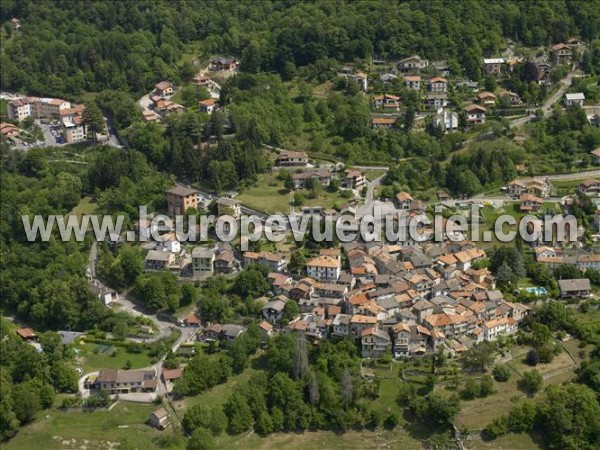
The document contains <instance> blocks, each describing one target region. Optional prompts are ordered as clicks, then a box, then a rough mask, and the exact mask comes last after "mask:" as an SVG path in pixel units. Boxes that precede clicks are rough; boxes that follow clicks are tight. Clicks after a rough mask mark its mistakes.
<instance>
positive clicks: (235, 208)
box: [217, 197, 242, 218]
mask: <svg viewBox="0 0 600 450" xmlns="http://www.w3.org/2000/svg"><path fill="white" fill-rule="evenodd" d="M217 212H218V214H219V216H223V215H225V214H228V215H230V216H233V217H236V218H237V217H239V216H240V215H241V214H242V204H241V203H240V202H239V201H238V200H234V199H232V198H229V197H221V198H219V199H218V200H217Z"/></svg>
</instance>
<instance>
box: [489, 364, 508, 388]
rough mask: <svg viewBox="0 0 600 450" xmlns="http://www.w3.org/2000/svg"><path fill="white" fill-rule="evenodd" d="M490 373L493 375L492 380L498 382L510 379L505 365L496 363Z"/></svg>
mask: <svg viewBox="0 0 600 450" xmlns="http://www.w3.org/2000/svg"><path fill="white" fill-rule="evenodd" d="M492 375H493V376H494V380H496V381H498V382H499V383H503V382H505V381H508V380H509V379H510V375H511V373H510V369H509V368H508V367H507V366H505V365H500V364H499V365H497V366H494V370H493V371H492Z"/></svg>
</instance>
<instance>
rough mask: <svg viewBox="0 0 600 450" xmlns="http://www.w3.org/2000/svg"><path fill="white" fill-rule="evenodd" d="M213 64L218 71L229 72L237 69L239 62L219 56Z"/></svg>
mask: <svg viewBox="0 0 600 450" xmlns="http://www.w3.org/2000/svg"><path fill="white" fill-rule="evenodd" d="M212 65H213V68H214V70H216V71H223V72H229V71H232V70H235V69H236V68H237V66H238V65H239V62H238V61H236V60H235V59H232V58H218V59H215V60H214V61H213V62H212Z"/></svg>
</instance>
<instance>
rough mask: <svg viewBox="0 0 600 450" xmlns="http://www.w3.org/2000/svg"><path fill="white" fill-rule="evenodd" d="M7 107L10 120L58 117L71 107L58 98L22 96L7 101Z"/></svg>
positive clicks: (68, 103)
mask: <svg viewBox="0 0 600 450" xmlns="http://www.w3.org/2000/svg"><path fill="white" fill-rule="evenodd" d="M7 109H8V118H9V119H12V120H18V121H21V120H23V119H25V118H27V117H33V118H34V119H59V118H60V117H61V113H62V112H63V111H64V110H68V109H71V103H70V102H68V101H66V100H63V99H60V98H38V97H23V98H19V99H15V100H11V101H9V102H8V108H7Z"/></svg>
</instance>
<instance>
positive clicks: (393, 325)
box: [262, 241, 528, 357]
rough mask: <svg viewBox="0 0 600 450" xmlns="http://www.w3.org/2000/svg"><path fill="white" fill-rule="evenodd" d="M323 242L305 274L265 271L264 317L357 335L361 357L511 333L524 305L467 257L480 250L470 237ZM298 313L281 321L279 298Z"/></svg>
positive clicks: (299, 328)
mask: <svg viewBox="0 0 600 450" xmlns="http://www.w3.org/2000/svg"><path fill="white" fill-rule="evenodd" d="M343 249H344V252H345V254H346V259H347V261H348V265H349V268H348V269H346V270H344V269H343V267H342V259H341V250H340V249H338V248H326V249H322V250H321V251H320V252H319V254H318V255H317V256H315V257H313V258H311V259H310V260H308V261H307V263H306V268H305V269H306V275H307V276H306V277H305V278H302V279H297V278H295V277H292V276H290V275H288V274H286V273H284V272H272V273H270V274H269V276H268V279H269V282H270V283H271V285H272V292H273V294H274V296H273V297H272V298H271V299H270V300H269V301H268V302H267V303H266V304H265V305H264V306H263V309H262V312H263V317H264V319H265V321H266V322H268V323H270V324H273V325H275V326H279V328H280V330H279V331H281V332H298V333H302V334H304V335H305V336H306V337H307V338H311V339H317V340H318V339H326V338H327V337H328V336H331V335H338V336H349V337H354V338H356V339H357V340H359V341H360V344H361V348H362V355H363V357H375V356H378V355H380V354H382V353H384V352H389V351H392V352H393V354H394V356H395V357H401V356H417V355H424V354H426V353H429V352H434V351H437V350H438V349H439V348H444V349H445V350H446V351H448V352H450V353H452V354H459V353H461V352H462V351H464V350H466V349H467V348H468V347H469V346H470V345H472V344H473V343H476V342H481V341H482V340H495V339H497V337H498V336H499V335H500V334H513V333H514V332H516V330H517V327H518V324H519V322H520V321H521V320H522V319H523V318H524V317H525V316H526V314H527V313H528V308H527V307H526V306H524V305H521V304H518V303H511V302H507V301H505V300H504V299H503V297H502V294H501V292H500V291H497V290H495V280H494V277H492V276H491V274H490V272H489V271H488V270H487V269H475V268H473V267H472V266H473V264H474V263H475V262H476V261H478V260H480V259H482V258H484V257H485V253H484V252H483V251H482V250H479V249H477V248H476V247H475V245H474V244H473V243H471V242H467V241H463V242H460V243H455V242H451V241H448V242H445V243H438V244H428V245H424V246H422V247H420V248H419V247H402V246H400V245H391V244H382V243H369V244H359V243H350V244H344V245H343ZM290 301H294V302H297V303H298V305H299V307H300V311H301V315H300V316H299V317H297V318H295V319H293V320H292V321H290V322H289V323H287V324H283V323H282V322H281V319H282V318H283V314H284V309H285V305H286V303H287V302H290Z"/></svg>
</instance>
